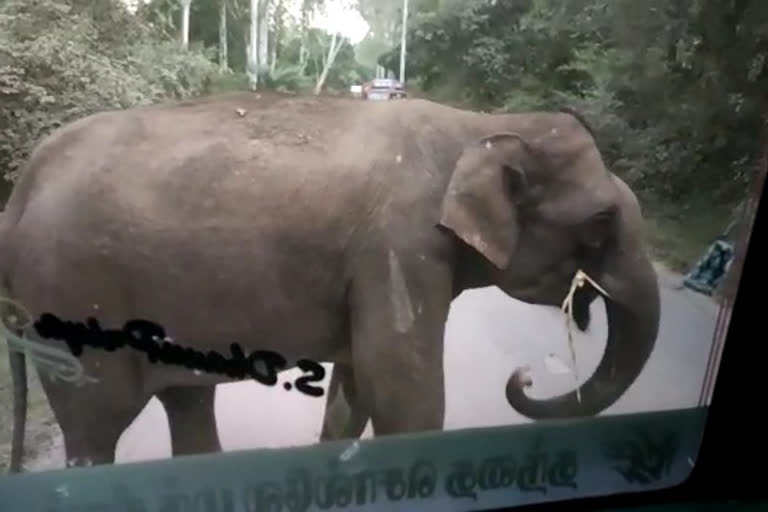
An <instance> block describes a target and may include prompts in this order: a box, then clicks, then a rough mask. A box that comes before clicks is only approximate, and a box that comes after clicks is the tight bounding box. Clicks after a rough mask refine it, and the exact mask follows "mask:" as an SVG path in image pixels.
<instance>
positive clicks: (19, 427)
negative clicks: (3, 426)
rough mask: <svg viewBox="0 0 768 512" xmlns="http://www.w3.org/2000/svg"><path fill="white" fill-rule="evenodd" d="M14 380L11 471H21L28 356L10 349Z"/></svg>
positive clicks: (25, 419) (25, 420)
mask: <svg viewBox="0 0 768 512" xmlns="http://www.w3.org/2000/svg"><path fill="white" fill-rule="evenodd" d="M8 359H9V362H10V366H11V379H12V380H13V439H12V441H11V463H10V466H9V472H10V473H19V472H20V471H21V462H22V458H23V456H24V433H25V431H26V427H27V356H26V355H25V354H24V352H19V351H16V350H11V349H10V347H9V350H8Z"/></svg>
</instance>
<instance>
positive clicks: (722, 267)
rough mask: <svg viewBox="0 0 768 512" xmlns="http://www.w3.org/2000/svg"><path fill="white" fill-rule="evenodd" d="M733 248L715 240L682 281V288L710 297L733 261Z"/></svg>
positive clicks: (723, 241) (722, 241)
mask: <svg viewBox="0 0 768 512" xmlns="http://www.w3.org/2000/svg"><path fill="white" fill-rule="evenodd" d="M733 254H734V247H733V245H732V244H730V243H728V242H726V241H725V240H722V239H721V240H715V242H714V243H713V244H712V245H710V246H709V249H707V252H706V253H705V254H704V256H703V257H702V258H701V259H700V260H699V261H698V262H697V263H696V265H695V266H694V267H693V269H691V271H690V272H688V273H687V274H686V275H685V277H684V279H683V286H685V287H687V288H690V289H691V290H694V291H697V292H699V293H703V294H705V295H712V292H713V291H714V290H715V288H717V285H718V284H720V281H721V280H722V279H723V276H725V273H726V272H727V271H728V267H729V266H730V264H731V260H732V259H733Z"/></svg>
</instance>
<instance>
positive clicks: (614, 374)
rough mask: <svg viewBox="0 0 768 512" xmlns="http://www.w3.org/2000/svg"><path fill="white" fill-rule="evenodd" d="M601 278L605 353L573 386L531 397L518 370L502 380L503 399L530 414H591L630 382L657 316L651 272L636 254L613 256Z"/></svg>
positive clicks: (649, 346) (648, 348) (650, 343)
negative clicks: (569, 389)
mask: <svg viewBox="0 0 768 512" xmlns="http://www.w3.org/2000/svg"><path fill="white" fill-rule="evenodd" d="M612 263H613V265H611V267H612V268H610V269H609V271H608V272H606V273H605V274H603V276H602V279H601V280H602V281H603V282H602V283H599V284H600V285H601V286H603V287H604V288H605V289H606V291H607V292H608V294H609V295H610V296H611V297H610V298H604V300H605V307H606V313H607V319H608V341H607V343H606V347H605V353H604V354H603V357H602V359H601V361H600V364H599V365H598V367H597V369H596V370H595V372H594V373H593V374H592V376H591V377H590V378H589V379H588V380H587V381H586V382H585V383H584V384H583V385H582V386H581V387H580V388H579V391H580V396H581V400H579V399H578V395H577V393H576V391H575V390H574V391H572V392H570V393H566V394H563V395H560V396H556V397H553V398H548V399H543V400H537V399H532V398H530V397H528V396H526V395H525V393H524V392H523V388H524V387H526V386H529V385H531V382H530V380H529V379H528V378H527V377H526V376H525V375H524V371H523V370H521V369H518V370H517V371H515V373H513V374H512V376H511V377H510V378H509V380H508V381H507V388H506V395H507V401H508V402H509V404H510V405H511V406H512V408H514V409H515V410H516V411H517V412H519V413H520V414H522V415H524V416H526V417H528V418H531V419H534V420H540V419H555V418H572V417H579V416H581V417H584V416H594V415H597V414H598V413H600V412H602V411H603V410H605V409H606V408H608V407H610V406H611V405H613V404H614V403H615V402H616V401H617V400H618V399H619V398H620V397H621V396H622V395H623V394H624V392H625V391H626V390H627V389H628V388H629V387H630V386H631V385H632V383H634V382H635V380H636V379H637V378H638V376H639V375H640V372H641V371H642V370H643V368H644V367H645V364H646V363H647V361H648V359H649V357H650V355H651V352H652V351H653V348H654V346H655V343H656V337H657V335H658V330H659V320H660V297H659V286H658V280H657V277H656V273H655V271H654V269H653V266H652V265H651V263H650V261H649V260H648V259H647V258H646V257H645V256H644V255H642V253H639V251H638V252H637V253H635V254H632V255H628V254H627V253H623V255H622V256H621V257H619V258H613V262H612Z"/></svg>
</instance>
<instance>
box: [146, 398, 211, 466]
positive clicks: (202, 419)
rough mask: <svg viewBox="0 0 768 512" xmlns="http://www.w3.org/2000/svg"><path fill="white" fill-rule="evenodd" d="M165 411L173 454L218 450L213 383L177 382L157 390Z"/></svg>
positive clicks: (191, 453) (192, 453)
mask: <svg viewBox="0 0 768 512" xmlns="http://www.w3.org/2000/svg"><path fill="white" fill-rule="evenodd" d="M157 398H158V399H159V400H160V402H161V403H162V404H163V407H164V408H165V412H166V414H167V415H168V427H169V429H170V431H171V446H172V449H173V456H174V457H176V456H179V455H194V454H202V453H212V452H220V451H221V444H220V442H219V435H218V431H217V430H216V414H215V408H214V401H215V398H216V386H177V387H171V388H166V389H164V390H162V391H160V392H158V393H157Z"/></svg>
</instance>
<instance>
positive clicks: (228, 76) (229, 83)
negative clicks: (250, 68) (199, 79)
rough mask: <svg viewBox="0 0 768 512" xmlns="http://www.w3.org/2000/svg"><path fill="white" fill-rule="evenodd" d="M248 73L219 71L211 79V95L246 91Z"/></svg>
mask: <svg viewBox="0 0 768 512" xmlns="http://www.w3.org/2000/svg"><path fill="white" fill-rule="evenodd" d="M247 90H249V89H248V75H246V74H245V73H219V74H217V75H216V76H215V77H214V78H212V79H211V83H210V85H209V92H210V94H212V95H216V94H226V93H229V92H236V91H247Z"/></svg>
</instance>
